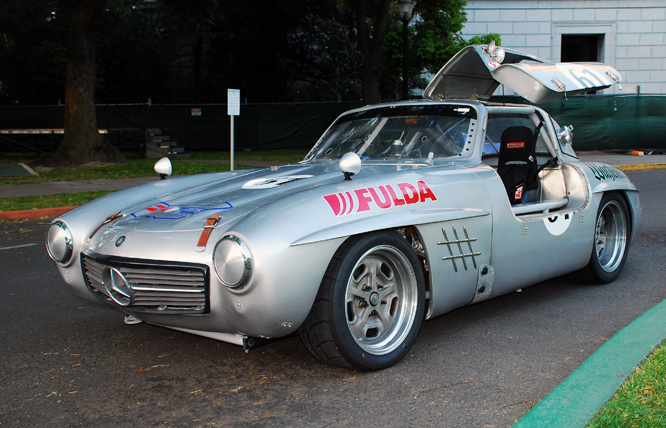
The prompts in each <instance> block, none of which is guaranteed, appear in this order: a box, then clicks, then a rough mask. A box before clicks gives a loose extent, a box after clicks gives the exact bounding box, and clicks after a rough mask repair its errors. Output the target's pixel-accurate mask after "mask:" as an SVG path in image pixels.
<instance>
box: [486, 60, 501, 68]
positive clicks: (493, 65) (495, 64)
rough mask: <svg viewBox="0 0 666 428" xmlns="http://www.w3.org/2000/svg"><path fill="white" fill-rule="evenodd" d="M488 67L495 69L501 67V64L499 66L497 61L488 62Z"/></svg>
mask: <svg viewBox="0 0 666 428" xmlns="http://www.w3.org/2000/svg"><path fill="white" fill-rule="evenodd" d="M488 65H489V66H491V67H493V68H497V67H499V66H500V65H502V64H500V63H499V62H497V61H488Z"/></svg>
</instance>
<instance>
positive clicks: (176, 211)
mask: <svg viewBox="0 0 666 428" xmlns="http://www.w3.org/2000/svg"><path fill="white" fill-rule="evenodd" d="M223 204H225V205H223V206H215V205H169V204H167V203H166V202H160V203H158V204H157V205H154V206H151V207H146V208H145V210H144V211H139V212H138V213H137V214H135V213H132V214H130V215H131V216H132V217H134V218H139V217H145V218H152V219H155V220H181V219H184V218H186V217H189V216H191V215H194V214H199V213H200V212H203V211H220V210H228V209H231V208H233V206H232V205H231V204H230V203H229V202H223ZM145 211H148V213H149V214H144V212H145ZM151 214H153V215H151ZM160 214H163V215H160Z"/></svg>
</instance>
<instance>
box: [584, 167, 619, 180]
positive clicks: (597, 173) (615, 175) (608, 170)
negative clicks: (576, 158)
mask: <svg viewBox="0 0 666 428" xmlns="http://www.w3.org/2000/svg"><path fill="white" fill-rule="evenodd" d="M585 165H587V167H588V168H590V170H591V171H592V173H593V174H594V178H596V179H597V180H599V181H605V180H612V181H615V180H627V176H626V174H625V173H624V172H622V171H620V170H619V169H617V168H615V167H614V166H611V165H604V164H600V163H591V162H586V163H585Z"/></svg>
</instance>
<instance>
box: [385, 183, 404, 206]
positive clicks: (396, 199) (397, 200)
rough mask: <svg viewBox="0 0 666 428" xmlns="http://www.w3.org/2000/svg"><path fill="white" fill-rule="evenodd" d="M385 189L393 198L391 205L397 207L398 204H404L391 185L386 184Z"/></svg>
mask: <svg viewBox="0 0 666 428" xmlns="http://www.w3.org/2000/svg"><path fill="white" fill-rule="evenodd" d="M386 190H387V191H388V192H389V194H390V195H391V199H393V205H395V206H396V207H399V206H400V205H405V200H404V199H401V198H399V197H398V195H397V194H396V193H395V190H393V186H391V185H390V184H387V185H386Z"/></svg>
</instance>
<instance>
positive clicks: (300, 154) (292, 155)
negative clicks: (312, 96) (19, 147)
mask: <svg viewBox="0 0 666 428" xmlns="http://www.w3.org/2000/svg"><path fill="white" fill-rule="evenodd" d="M308 151H309V150H308V149H284V150H253V151H239V152H237V153H236V154H235V159H234V160H235V163H236V164H238V163H240V162H243V161H270V162H293V163H296V162H299V161H301V160H303V158H304V157H305V155H306V154H307V153H308ZM123 154H124V155H125V157H126V158H127V159H128V161H129V162H127V163H125V164H116V165H107V166H85V167H72V168H53V169H49V170H41V171H39V176H38V177H34V176H25V177H0V185H2V184H27V183H44V182H49V181H79V180H100V179H117V178H136V177H150V176H155V175H156V173H155V170H154V169H153V166H154V165H155V162H157V159H142V158H140V157H139V155H138V153H123ZM45 159H47V157H45V156H41V157H36V156H34V155H26V156H23V155H21V154H10V155H7V154H5V155H2V156H0V163H31V162H34V161H35V160H45ZM217 160H229V152H194V153H193V154H192V157H191V158H185V159H172V160H171V163H172V166H173V175H192V174H203V173H208V172H220V171H229V164H228V163H218V162H199V161H217ZM235 168H236V169H246V168H251V167H250V166H244V165H235ZM107 193H110V192H109V191H99V192H81V193H68V194H59V195H49V196H30V197H12V198H0V211H14V210H26V209H37V208H50V207H64V206H70V205H82V204H84V203H86V202H89V201H91V200H93V199H95V198H98V197H100V196H102V195H106V194H107Z"/></svg>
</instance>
